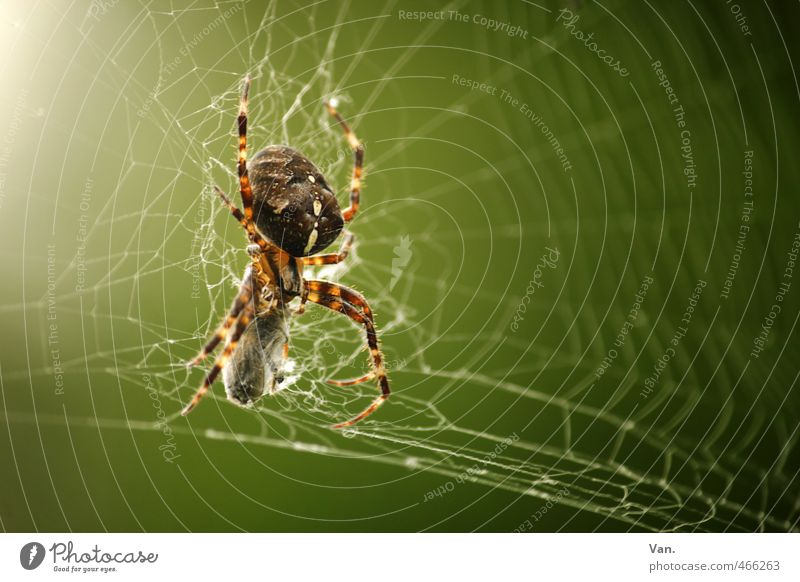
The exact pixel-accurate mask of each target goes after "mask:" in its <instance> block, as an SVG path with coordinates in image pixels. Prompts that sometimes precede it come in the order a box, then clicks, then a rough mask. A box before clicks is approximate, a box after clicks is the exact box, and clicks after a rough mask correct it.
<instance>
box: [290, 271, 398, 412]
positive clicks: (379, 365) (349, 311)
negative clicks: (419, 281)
mask: <svg viewBox="0 0 800 582" xmlns="http://www.w3.org/2000/svg"><path fill="white" fill-rule="evenodd" d="M306 287H307V289H308V296H307V298H308V301H311V302H313V303H317V304H319V305H322V306H324V307H327V308H328V309H331V310H333V311H338V312H339V313H342V314H344V315H346V316H347V317H349V318H350V319H352V320H353V321H355V322H356V323H359V324H361V325H363V326H364V329H365V330H366V333H367V345H368V346H369V351H370V355H371V357H372V365H373V371H372V374H373V375H374V376H373V377H375V378H377V379H378V384H379V386H380V388H381V394H380V396H378V397H377V398H376V399H375V400H374V401H373V402H372V404H370V405H369V406H368V407H367V408H366V409H365V410H364V411H363V412H362V413H361V414H359V415H358V416H356V417H355V418H353V419H352V420H348V421H347V422H342V423H340V424H337V425H335V426H334V428H344V427H348V426H351V425H353V424H355V423H357V422H358V421H360V420H362V419H364V418H366V417H367V416H369V415H370V414H372V413H373V412H375V410H376V409H377V408H378V407H379V406H380V405H381V404H383V402H384V401H385V400H386V399H387V398H388V397H389V394H390V393H391V390H390V389H389V378H388V377H387V376H386V371H385V369H384V367H383V354H381V350H380V348H379V347H378V335H377V333H376V332H375V323H374V321H373V317H372V311H371V310H370V308H369V305H367V301H366V300H365V299H364V297H363V296H362V295H361V294H360V293H358V292H356V291H354V290H352V289H349V288H347V287H344V286H342V285H337V284H336V283H329V282H327V281H306ZM359 308H360V309H359ZM368 376H369V374H368ZM354 383H358V382H354Z"/></svg>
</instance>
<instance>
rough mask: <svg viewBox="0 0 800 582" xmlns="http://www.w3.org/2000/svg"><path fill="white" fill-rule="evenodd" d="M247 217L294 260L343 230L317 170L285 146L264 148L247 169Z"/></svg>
mask: <svg viewBox="0 0 800 582" xmlns="http://www.w3.org/2000/svg"><path fill="white" fill-rule="evenodd" d="M248 173H249V175H250V183H251V186H252V189H253V214H254V218H255V223H256V226H257V227H258V230H260V231H261V233H262V234H264V235H265V236H267V237H268V238H269V239H270V240H272V242H274V243H275V244H276V245H278V246H279V247H281V248H282V249H283V250H284V251H286V252H287V253H289V254H290V255H292V256H294V257H304V256H309V255H313V254H316V253H318V252H320V251H321V250H323V249H324V248H326V247H328V246H329V245H330V244H331V243H332V242H333V241H334V240H336V237H338V236H339V233H340V232H341V231H342V227H343V226H344V218H343V217H342V211H341V209H340V208H339V203H338V202H337V201H336V196H335V195H334V193H333V191H332V190H331V188H330V186H328V183H327V181H326V180H325V178H324V176H323V175H322V173H321V172H320V171H319V169H318V168H317V167H316V166H315V165H314V164H313V163H312V162H311V161H310V160H309V159H308V158H307V157H305V156H304V155H303V154H301V153H300V152H298V151H297V150H295V149H293V148H290V147H288V146H281V145H275V146H268V147H266V148H264V149H263V150H261V151H260V152H258V153H257V154H256V155H255V156H254V157H253V159H252V160H250V162H249V164H248Z"/></svg>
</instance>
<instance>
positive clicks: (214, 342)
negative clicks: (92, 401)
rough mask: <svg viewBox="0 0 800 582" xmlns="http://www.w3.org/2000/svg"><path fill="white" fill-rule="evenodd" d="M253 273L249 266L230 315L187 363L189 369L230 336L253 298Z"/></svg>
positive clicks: (229, 312)
mask: <svg viewBox="0 0 800 582" xmlns="http://www.w3.org/2000/svg"><path fill="white" fill-rule="evenodd" d="M251 273H252V267H250V266H248V267H247V270H246V271H245V274H244V280H243V281H242V285H241V287H239V293H238V294H237V295H236V298H235V299H234V300H233V304H232V305H231V308H230V310H229V311H228V315H227V316H226V317H225V319H223V320H222V323H221V324H220V325H219V327H218V328H217V330H216V331H215V332H214V335H213V337H212V338H211V339H210V340H209V341H208V343H207V344H206V345H205V347H203V349H202V350H200V353H199V354H197V355H196V356H195V357H194V359H192V360H190V361H189V362H187V363H186V367H187V368H191V367H193V366H196V365H197V364H199V363H200V362H202V361H203V360H204V359H205V358H206V357H207V356H208V354H210V353H211V352H213V351H214V349H215V348H216V347H217V346H218V345H219V343H220V342H221V341H222V340H223V339H225V337H226V336H227V335H228V332H229V331H230V329H231V327H232V326H233V324H234V323H235V322H236V320H237V319H238V318H239V315H240V314H241V313H242V310H244V308H245V306H246V305H247V304H248V302H249V301H250V299H251V298H252V285H251V281H250V278H251Z"/></svg>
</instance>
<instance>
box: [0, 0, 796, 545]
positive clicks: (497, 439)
mask: <svg viewBox="0 0 800 582" xmlns="http://www.w3.org/2000/svg"><path fill="white" fill-rule="evenodd" d="M431 10H436V11H437V13H436V14H425V13H424V12H423V13H422V14H420V11H431ZM576 17H577V18H576ZM798 22H800V10H798V7H797V4H796V3H789V2H756V1H752V2H750V1H743V0H742V1H738V3H733V2H724V1H723V0H719V1H713V2H684V1H679V2H658V3H656V2H633V1H630V2H624V1H613V0H607V1H603V2H589V1H586V2H581V1H578V0H574V1H573V2H554V1H545V0H542V1H540V2H526V1H516V0H515V1H511V2H504V3H500V2H467V1H464V2H451V3H447V4H439V5H437V6H436V7H433V3H426V2H405V1H403V2H400V1H398V2H386V3H378V2H366V1H363V2H362V1H353V2H333V1H322V2H309V3H300V2H278V3H266V2H255V1H253V2H243V3H242V2H239V1H238V0H230V1H220V0H215V1H206V0H200V1H197V2H188V1H187V2H179V1H173V2H135V3H128V2H117V1H116V0H98V1H95V2H92V3H88V2H74V3H59V4H57V5H54V4H53V3H40V2H22V1H17V0H13V1H9V0H4V1H3V2H2V4H0V26H2V27H3V34H2V35H0V39H1V40H0V43H2V51H1V52H2V54H3V59H2V79H3V82H2V84H1V85H0V100H1V101H2V119H0V147H1V148H2V149H0V232H1V233H2V235H1V236H2V241H3V245H2V247H0V260H2V272H3V274H4V276H3V277H2V278H0V290H2V291H1V292H2V296H1V298H0V309H1V310H2V321H3V330H4V334H3V340H2V351H1V352H0V393H2V401H1V402H0V405H1V406H2V414H0V421H1V422H2V424H4V425H5V426H4V427H3V428H2V430H0V443H2V445H0V463H1V464H2V465H1V466H2V474H3V479H2V484H1V485H0V525H2V527H3V529H4V530H7V531H32V530H38V531H62V530H74V531H94V530H99V531H103V530H108V531H140V530H145V531H186V530H191V531H239V530H249V531H418V530H427V531H473V530H488V531H514V530H518V531H519V530H524V531H627V530H634V531H650V530H658V531H661V530H678V531H759V530H768V531H785V530H791V529H796V528H797V524H798V518H799V517H800V496H799V495H798V470H799V469H800V454H798V453H799V452H800V447H799V446H798V436H799V435H798V420H797V419H798V412H799V411H798V408H799V405H800V395H798V389H797V376H798V371H799V370H800V358H798V355H800V353H799V352H798V347H797V346H798V342H797V336H798V330H797V329H796V325H797V321H798V315H799V314H800V309H798V308H799V307H800V280H798V278H799V277H800V274H798V271H797V270H796V265H795V263H794V261H795V260H796V256H795V253H794V252H793V248H794V249H795V250H796V249H797V247H793V246H792V245H793V242H794V241H800V239H798V238H797V237H798V235H799V233H800V202H798V197H797V192H796V185H797V183H798V178H800V171H799V170H798V164H797V162H796V158H797V152H798V131H797V130H798V127H800V123H799V116H798V113H797V111H798V98H799V97H800V92H799V91H798V81H797V76H796V71H795V70H794V65H793V63H794V62H797V60H798V57H800V54H799V53H798V50H797V49H798V45H797V36H798V35H797V33H798V28H797V23H798ZM589 35H591V37H590V36H589ZM600 51H602V52H600ZM605 57H608V61H611V64H610V65H609V64H607V62H605V61H604V60H603V58H605ZM617 61H619V65H618V66H616V70H615V63H616V62H617ZM654 63H660V66H659V65H654ZM658 68H660V69H661V70H662V71H663V75H659V73H658V71H656V69H658ZM247 72H249V73H251V74H252V75H253V77H254V82H253V89H252V91H251V99H252V107H251V129H250V145H251V148H253V149H252V150H251V151H253V152H254V151H255V150H257V149H259V148H260V147H263V146H264V145H266V144H268V143H289V144H291V145H294V146H295V147H298V148H300V149H302V150H303V151H304V152H306V153H307V154H308V155H309V157H311V158H312V159H314V160H316V161H317V163H318V164H319V165H320V167H321V168H322V169H323V170H324V171H326V172H327V173H328V177H329V181H331V182H332V183H334V184H337V185H338V186H339V192H338V193H339V196H340V202H342V203H344V200H345V197H346V193H345V189H346V185H347V183H348V179H349V178H348V172H349V164H350V161H349V153H348V152H347V150H346V148H345V142H344V140H343V139H342V137H341V134H340V132H339V131H338V129H337V128H336V127H334V126H332V124H331V121H330V120H329V119H328V118H327V117H326V115H325V113H324V110H323V108H322V107H321V101H322V99H323V98H325V97H330V96H338V97H339V98H340V102H341V105H340V111H341V112H342V114H343V115H345V117H347V118H348V119H349V120H350V121H351V122H352V125H353V127H354V128H355V130H356V131H357V133H358V135H359V137H360V138H361V139H362V140H364V142H365V144H366V152H367V155H366V163H367V179H366V185H365V189H364V192H363V195H362V201H363V209H362V212H361V213H360V214H359V216H358V217H357V219H356V220H355V221H354V222H353V224H352V230H353V232H354V233H355V234H356V236H357V249H356V253H355V256H354V257H352V260H351V262H350V265H349V266H347V267H346V268H344V269H343V270H341V269H340V270H337V271H335V272H325V273H322V274H321V275H320V276H330V277H335V278H338V279H340V280H341V281H342V282H344V283H346V284H350V285H353V286H354V287H356V288H358V289H359V290H361V291H363V292H364V294H365V295H366V296H367V297H368V298H369V299H370V301H371V303H372V305H373V307H374V308H375V311H376V312H377V320H378V325H379V331H380V332H381V337H382V342H383V347H384V350H385V352H386V358H387V360H388V361H389V362H390V377H391V380H392V385H393V389H394V395H393V396H392V398H391V399H390V400H389V402H388V403H387V404H386V405H384V407H383V408H381V409H380V410H379V411H378V412H377V413H376V414H375V415H373V416H372V417H371V419H370V421H369V422H365V423H363V424H362V425H360V426H359V427H358V430H357V431H352V432H349V433H346V434H342V433H340V432H337V431H334V430H331V429H330V428H328V427H329V425H330V424H331V423H333V422H337V421H341V420H345V419H347V418H348V417H350V416H352V415H354V414H355V413H357V412H358V411H359V410H360V409H361V408H362V407H363V406H365V405H366V403H368V402H369V401H370V398H372V397H373V396H374V394H375V392H376V390H377V389H376V388H375V387H374V386H372V385H371V384H362V385H360V386H357V387H354V388H352V389H343V388H331V387H327V386H326V385H325V384H324V383H323V382H322V381H323V380H324V379H325V378H327V377H329V376H347V375H348V374H352V375H355V374H358V373H359V372H361V371H363V370H365V369H366V365H367V364H366V363H365V361H364V354H363V353H361V352H359V348H360V342H361V341H362V340H361V335H362V332H361V331H359V330H358V329H357V328H356V327H354V326H351V325H350V324H349V323H348V322H346V321H342V320H340V319H337V318H336V317H332V316H328V315H325V314H322V313H321V311H320V309H319V308H316V307H314V306H311V307H309V313H307V314H306V315H305V316H304V317H303V318H298V319H297V320H296V322H295V323H294V324H293V332H294V340H293V343H292V357H293V358H294V361H295V365H296V366H297V368H296V370H297V374H296V375H297V376H298V378H297V379H295V380H294V381H293V382H294V383H292V384H291V385H290V386H289V387H288V388H287V389H286V390H285V391H283V392H281V393H279V394H278V395H277V396H275V397H273V398H267V399H264V401H262V402H261V404H260V407H259V409H258V410H256V411H247V410H240V409H237V408H235V407H234V406H233V405H230V404H229V403H227V402H226V401H225V400H224V391H223V388H222V386H221V385H220V384H217V385H216V386H215V388H214V393H215V397H213V398H212V397H209V398H207V399H206V401H204V402H203V404H202V405H201V406H200V407H198V409H197V410H196V411H195V412H193V413H192V415H190V416H189V417H188V418H181V417H180V416H177V412H178V411H179V410H180V407H181V405H182V403H185V402H186V401H187V400H188V399H189V398H190V397H191V394H192V393H193V391H194V389H195V387H196V386H197V385H198V383H199V382H200V381H201V379H202V374H201V372H199V371H195V372H194V373H191V374H190V373H188V372H187V371H186V370H185V369H184V368H183V365H182V362H183V361H185V360H186V359H188V358H190V357H191V356H192V355H193V354H194V353H195V352H196V351H197V349H199V347H200V346H201V345H202V342H203V339H204V337H205V336H206V335H207V334H208V333H209V332H210V331H211V330H212V329H213V327H214V325H215V324H216V322H217V321H218V319H219V318H220V317H222V315H223V313H224V310H225V309H226V308H227V305H228V303H229V302H230V300H231V298H232V297H233V294H234V293H235V289H236V284H237V282H236V277H238V276H240V273H241V271H242V270H243V269H244V266H245V265H246V262H247V257H246V254H245V252H244V240H243V237H242V234H241V232H240V230H239V228H238V226H237V225H236V224H235V223H234V222H233V221H232V220H231V219H230V217H229V216H228V215H227V214H226V212H224V211H222V210H221V209H220V208H219V204H218V203H217V201H216V200H215V199H214V198H213V194H212V193H211V191H210V189H209V187H210V185H211V184H213V183H218V184H220V185H221V186H222V187H223V188H224V189H226V190H227V191H229V192H230V193H231V194H235V190H236V183H235V179H234V174H233V172H234V165H233V164H234V162H235V149H234V147H235V137H234V121H235V115H236V108H237V100H238V91H239V86H240V82H241V79H242V77H243V76H244V74H245V73H247ZM667 87H669V89H670V90H671V93H668V92H667ZM670 95H673V96H672V97H671V98H672V100H673V102H670ZM677 107H682V110H683V113H682V114H680V115H679V116H678V117H676V111H675V109H676V108H677ZM679 121H681V122H683V123H684V124H685V125H682V126H679ZM682 148H683V149H682ZM749 152H752V155H751V154H750V153H749ZM750 161H752V165H751V166H750V165H749V162H750ZM743 172H748V173H747V174H744V173H743ZM748 181H749V182H748ZM748 186H751V187H752V190H746V188H747V187H748ZM750 193H752V195H749V194H750ZM751 203H752V206H750V204H751ZM337 244H338V243H337ZM797 244H800V243H797ZM543 257H544V259H543ZM793 269H794V270H793ZM643 281H645V282H647V281H652V282H651V283H650V284H649V287H647V289H646V292H643V293H640V292H641V291H642V289H643V288H642V283H643ZM698 285H699V287H698ZM781 285H783V286H781ZM696 288H697V289H698V290H699V292H698V293H696V296H695V297H693V293H695V291H694V290H695V289H696ZM637 294H639V296H638V297H637ZM774 305H777V306H778V308H777V309H776V308H774V307H773V306H774ZM770 313H772V315H770ZM682 320H683V321H682ZM626 322H627V323H626ZM682 328H685V329H682ZM604 359H605V363H606V365H607V367H605V368H604V367H603V362H604ZM659 362H660V363H659ZM600 371H602V373H600ZM648 379H649V380H648Z"/></svg>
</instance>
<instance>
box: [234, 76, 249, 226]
mask: <svg viewBox="0 0 800 582" xmlns="http://www.w3.org/2000/svg"><path fill="white" fill-rule="evenodd" d="M249 92H250V75H247V76H245V78H244V84H243V86H242V98H241V101H240V102H239V117H238V119H237V125H238V126H239V162H238V164H237V170H238V172H239V192H241V194H242V207H243V209H244V217H245V218H246V219H247V222H248V223H252V222H253V190H252V188H251V187H250V176H249V175H248V173H247V99H248V93H249ZM248 232H249V230H248Z"/></svg>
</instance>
